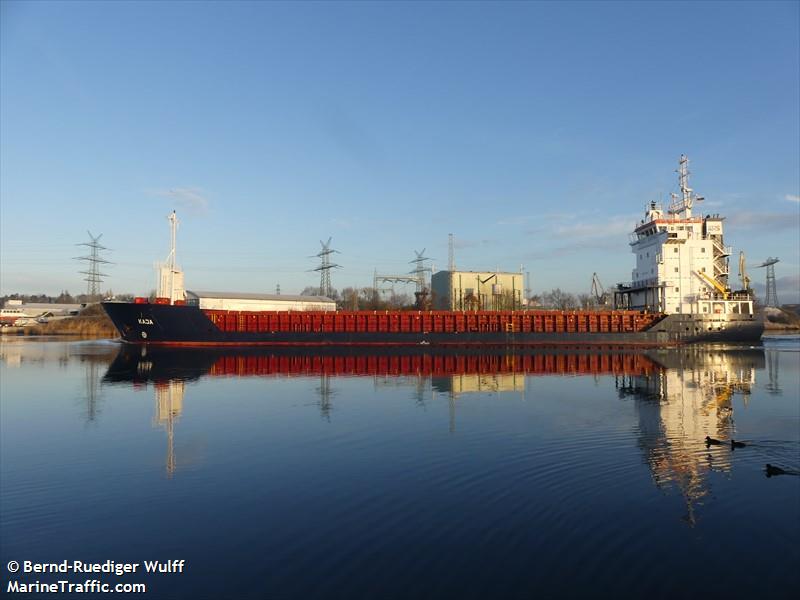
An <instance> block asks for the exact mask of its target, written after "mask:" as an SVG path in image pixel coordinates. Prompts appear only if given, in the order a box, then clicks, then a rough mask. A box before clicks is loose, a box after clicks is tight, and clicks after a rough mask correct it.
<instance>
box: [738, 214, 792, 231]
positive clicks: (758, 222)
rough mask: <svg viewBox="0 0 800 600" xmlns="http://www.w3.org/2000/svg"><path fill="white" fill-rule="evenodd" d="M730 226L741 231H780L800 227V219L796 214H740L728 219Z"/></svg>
mask: <svg viewBox="0 0 800 600" xmlns="http://www.w3.org/2000/svg"><path fill="white" fill-rule="evenodd" d="M728 224H729V225H731V226H733V227H736V228H739V229H754V230H756V229H758V230H765V231H778V230H782V229H796V228H798V227H800V217H799V216H798V214H797V213H796V212H790V213H757V212H739V213H735V214H733V215H731V216H730V217H729V218H728Z"/></svg>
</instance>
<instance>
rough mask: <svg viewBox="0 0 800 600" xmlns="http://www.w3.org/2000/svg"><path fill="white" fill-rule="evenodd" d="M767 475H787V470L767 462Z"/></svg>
mask: <svg viewBox="0 0 800 600" xmlns="http://www.w3.org/2000/svg"><path fill="white" fill-rule="evenodd" d="M766 471H767V477H775V476H776V475H788V474H789V472H788V471H786V470H785V469H781V468H780V467H775V466H773V465H771V464H769V463H767V469H766Z"/></svg>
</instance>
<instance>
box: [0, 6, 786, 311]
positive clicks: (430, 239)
mask: <svg viewBox="0 0 800 600" xmlns="http://www.w3.org/2000/svg"><path fill="white" fill-rule="evenodd" d="M799 6H800V4H799V3H797V2H778V3H769V2H758V3H746V2H731V3H725V2H710V3H698V2H693V3H679V2H670V3H657V2H647V3H633V2H624V3H602V2H590V3H580V2H567V3H559V4H557V3H491V4H482V3H463V4H462V3H456V2H446V3H436V4H433V3H431V4H424V3H419V2H413V3H369V4H368V3H352V4H351V3H290V4H279V3H258V2H243V3H210V2H208V3H199V2H176V3H166V2H161V3H155V2H146V3H123V2H114V3H100V2H89V3H70V2H58V3H46V2H34V3H16V2H6V1H4V2H2V4H1V8H0V10H2V15H1V17H2V18H1V19H0V27H2V30H1V31H0V33H1V34H2V35H0V221H1V223H0V234H1V236H2V237H0V266H1V267H2V269H1V270H0V292H2V293H11V292H23V293H39V292H45V293H58V292H59V291H60V290H62V289H67V290H69V291H70V292H73V293H79V292H82V291H85V283H83V282H82V281H81V277H82V276H81V275H79V274H78V271H79V270H80V269H81V265H79V264H78V263H77V262H76V261H74V260H72V257H73V256H77V255H79V254H80V252H81V251H80V249H79V248H78V247H76V246H75V244H76V243H79V242H83V241H86V239H87V235H86V230H87V229H90V230H91V231H92V232H93V233H95V234H97V233H102V234H103V238H102V241H103V242H104V243H105V244H106V245H107V246H108V247H110V248H112V249H113V252H110V253H109V254H108V256H107V257H108V258H109V259H110V260H112V261H114V263H115V264H114V265H113V266H111V267H109V269H108V270H107V272H108V273H109V275H110V277H108V279H107V281H106V284H105V287H106V288H111V289H113V290H115V291H117V292H132V293H137V294H139V293H147V292H149V291H150V290H151V289H153V288H154V287H155V276H154V271H153V268H152V265H153V262H154V261H156V260H161V259H163V258H164V257H165V256H166V254H167V252H168V239H169V238H168V224H167V221H166V216H167V215H168V213H169V212H170V211H171V210H172V209H173V208H175V209H177V211H178V216H179V218H180V220H181V227H180V231H179V236H178V260H179V263H180V264H181V266H182V267H183V268H184V270H185V272H186V281H187V287H189V288H195V289H217V290H237V291H252V292H258V291H262V292H271V291H273V290H274V289H275V286H276V284H278V283H280V285H281V289H282V290H283V292H284V293H291V292H298V291H300V290H301V289H302V288H304V287H305V286H307V285H316V284H318V281H319V279H318V276H317V274H316V273H313V272H309V270H310V269H313V268H314V267H315V266H316V262H315V259H313V258H309V256H310V255H313V254H315V253H316V252H317V251H318V249H319V240H320V239H323V240H326V239H327V238H328V237H329V236H332V237H333V247H334V248H336V249H338V250H339V251H340V252H341V254H339V255H337V256H336V259H335V260H336V262H338V263H339V264H341V265H342V266H343V268H342V269H339V270H337V271H335V272H334V273H333V284H334V286H335V287H338V288H342V287H345V286H351V285H353V286H368V285H371V283H372V274H373V270H374V269H377V270H378V271H379V272H380V273H403V272H406V271H408V270H410V268H411V265H409V264H408V261H410V260H411V259H412V258H413V256H414V253H413V251H414V250H415V249H416V250H421V249H422V248H426V249H427V252H426V254H427V255H428V256H431V257H433V258H434V264H435V266H436V268H446V265H447V239H448V233H453V234H454V235H455V237H456V263H457V266H458V267H459V268H463V269H474V270H493V269H495V268H498V267H499V268H500V269H503V270H518V269H519V268H520V265H524V268H525V270H526V271H529V272H530V273H531V279H532V286H533V289H534V291H535V292H536V291H541V290H543V289H545V290H546V289H550V288H553V287H561V288H562V289H567V290H570V291H573V292H588V289H589V285H590V281H591V276H592V273H593V272H595V271H596V272H597V273H598V274H599V275H600V278H601V280H602V281H603V282H604V283H605V284H606V285H610V284H612V283H614V282H618V281H625V280H628V279H630V272H631V269H632V267H633V256H632V254H631V253H630V250H629V247H628V244H627V241H628V238H627V233H628V232H629V231H630V230H631V229H632V227H633V223H634V221H635V220H636V219H637V218H639V217H640V216H641V212H642V210H643V208H644V206H645V204H646V203H647V202H648V201H650V200H659V199H662V198H663V199H666V198H667V197H668V195H669V193H670V192H671V191H675V190H676V188H677V185H676V184H677V179H676V175H675V173H674V170H675V168H676V167H677V160H678V157H679V155H680V154H681V153H686V154H688V155H689V158H690V159H691V161H692V162H691V170H692V172H693V176H692V184H693V187H694V188H695V189H696V190H697V192H698V193H699V194H700V195H702V196H705V198H706V199H707V200H706V201H705V205H701V207H700V210H702V211H703V212H719V213H722V214H723V215H725V216H727V224H726V227H727V231H726V241H727V243H728V244H730V245H733V246H734V248H735V253H736V256H738V252H739V250H741V249H743V250H744V251H745V252H746V254H747V256H748V259H749V261H750V263H751V264H755V263H756V262H758V261H761V260H763V259H764V258H766V257H767V256H778V257H780V259H781V262H780V263H779V264H778V265H777V275H778V277H779V279H780V283H781V289H780V290H779V296H780V298H781V300H782V301H790V300H793V301H795V302H797V301H798V295H800V292H798V288H799V287H800V277H798V273H799V272H800V241H799V240H800V114H799V113H800V109H798V106H800V75H799V73H800V39H799V36H800V34H799V32H800V11H799V10H798V7H799ZM734 271H735V268H734ZM754 275H755V279H756V280H757V281H761V280H762V279H763V270H761V271H760V272H759V271H756V272H755V273H754Z"/></svg>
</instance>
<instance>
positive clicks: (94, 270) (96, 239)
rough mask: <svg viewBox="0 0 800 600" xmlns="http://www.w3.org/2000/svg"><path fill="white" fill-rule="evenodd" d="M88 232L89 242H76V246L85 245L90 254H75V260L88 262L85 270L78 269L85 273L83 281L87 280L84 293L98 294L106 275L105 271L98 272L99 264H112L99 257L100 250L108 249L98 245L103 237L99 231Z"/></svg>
mask: <svg viewBox="0 0 800 600" xmlns="http://www.w3.org/2000/svg"><path fill="white" fill-rule="evenodd" d="M86 233H88V234H89V239H90V240H91V241H90V242H83V243H82V244H76V245H77V246H86V247H88V248H89V249H90V254H89V255H88V256H76V257H75V260H85V261H86V262H87V263H89V266H88V267H87V270H86V271H80V273H81V274H83V275H86V278H85V279H84V281H86V282H87V286H86V293H87V294H88V295H89V296H98V295H100V284H101V283H103V279H102V278H103V277H108V275H107V274H106V273H101V272H100V265H102V264H106V265H110V264H112V263H111V262H110V261H107V260H105V259H103V258H100V252H102V251H104V250H108V248H106V247H105V246H102V245H100V238H101V237H103V234H102V233H101V234H100V235H98V236H93V235H92V232H91V231H88V230H87V232H86Z"/></svg>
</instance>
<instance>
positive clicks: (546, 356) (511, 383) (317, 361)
mask: <svg viewBox="0 0 800 600" xmlns="http://www.w3.org/2000/svg"><path fill="white" fill-rule="evenodd" d="M768 356H769V365H770V369H769V379H770V381H769V384H768V389H770V390H773V391H774V390H779V387H780V386H779V383H778V379H779V377H778V362H777V361H778V358H777V353H775V352H768ZM764 366H765V353H764V351H763V350H762V349H753V348H739V347H729V348H713V347H711V348H709V347H689V348H681V349H670V350H648V351H644V352H630V351H621V350H611V349H600V350H593V351H591V352H587V351H579V350H572V351H554V350H551V351H541V350H540V351H537V352H528V353H525V352H516V353H503V352H499V353H494V354H487V353H482V354H479V353H474V352H472V353H458V352H457V351H452V352H448V353H440V354H432V353H429V352H417V353H413V354H412V353H396V352H383V353H380V354H360V353H358V352H352V351H350V352H342V351H339V352H337V351H328V352H324V353H321V352H317V353H303V354H301V353H297V352H266V351H263V350H249V351H248V350H238V351H237V350H173V349H164V348H131V347H124V348H122V350H121V351H120V353H119V355H118V356H117V357H116V359H115V360H114V362H113V364H112V365H111V366H110V367H109V369H108V372H107V373H106V375H105V378H104V379H105V381H106V382H107V383H117V384H119V383H131V384H133V385H134V386H135V387H137V388H142V387H143V386H147V385H148V384H151V385H152V386H153V389H154V391H155V416H154V423H155V424H156V425H157V426H159V427H162V428H163V429H164V431H165V432H166V436H167V452H166V461H165V463H166V471H167V473H168V474H169V475H170V476H172V475H173V474H174V472H175V469H176V459H175V450H174V443H175V440H174V436H175V424H176V422H177V420H178V419H179V418H180V416H181V413H182V411H183V407H184V394H185V389H186V388H185V385H186V382H187V381H194V380H198V379H200V378H204V377H211V378H213V377H266V378H270V377H271V378H289V377H298V376H300V377H318V378H319V385H318V386H316V388H315V390H316V392H317V394H318V402H317V406H318V407H319V411H320V414H321V416H322V417H323V418H324V419H326V420H330V418H331V414H332V411H333V398H334V396H335V394H336V383H335V382H336V379H337V378H340V377H369V378H372V379H373V381H374V385H375V387H376V389H377V388H385V387H387V386H392V387H407V388H409V389H411V390H413V392H412V397H413V398H415V400H416V401H417V403H418V404H421V405H423V404H424V403H425V402H426V401H428V400H436V399H438V398H439V397H440V396H444V397H445V398H446V400H447V402H448V405H449V415H450V419H449V430H450V432H454V431H455V429H456V414H457V404H458V399H459V398H460V397H461V396H462V395H465V394H466V395H468V394H474V393H481V394H487V393H488V394H496V395H498V396H501V397H502V396H505V395H508V394H516V395H518V396H521V397H523V398H524V397H525V393H526V381H527V379H528V378H529V377H543V376H593V377H595V378H596V377H599V376H604V375H605V376H613V380H614V382H615V385H616V388H617V390H618V393H619V396H620V397H621V398H632V399H634V400H635V407H636V413H637V415H638V444H639V447H640V448H641V451H642V453H643V455H644V458H645V460H646V462H647V464H648V466H649V468H650V470H651V473H652V477H653V481H654V483H655V485H656V486H657V487H659V488H662V489H667V488H670V487H671V486H674V487H676V488H677V489H679V490H680V492H681V494H682V495H683V497H684V499H685V504H686V514H685V516H684V519H685V520H686V521H687V522H688V523H690V524H694V522H695V510H694V507H695V505H696V504H697V503H698V502H699V501H700V500H701V499H702V498H703V497H704V496H707V495H708V493H709V487H708V484H707V482H706V474H707V473H708V471H711V470H713V471H717V472H722V473H725V472H729V471H730V469H731V467H732V463H731V453H730V452H728V451H723V452H720V451H718V450H719V449H718V448H717V447H709V446H707V445H706V444H705V441H704V440H705V438H706V436H710V437H712V438H715V439H719V440H724V441H728V440H730V439H732V438H733V437H734V431H735V428H734V418H733V411H734V409H733V402H732V399H733V397H734V395H737V394H738V395H741V396H742V398H743V400H744V405H745V406H746V405H747V401H748V399H749V397H750V393H751V389H752V387H753V386H754V385H755V373H756V370H760V369H764Z"/></svg>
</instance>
